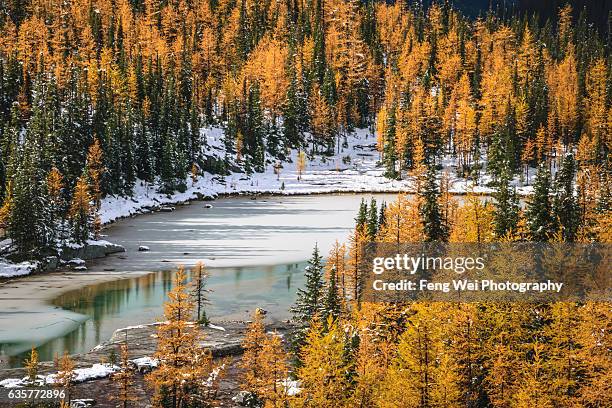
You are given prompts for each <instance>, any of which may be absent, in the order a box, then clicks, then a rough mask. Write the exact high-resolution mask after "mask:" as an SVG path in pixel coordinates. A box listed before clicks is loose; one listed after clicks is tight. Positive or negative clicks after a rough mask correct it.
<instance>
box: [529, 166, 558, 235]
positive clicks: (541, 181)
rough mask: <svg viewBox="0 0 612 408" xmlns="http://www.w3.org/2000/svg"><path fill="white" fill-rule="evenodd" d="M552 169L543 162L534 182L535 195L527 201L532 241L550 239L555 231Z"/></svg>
mask: <svg viewBox="0 0 612 408" xmlns="http://www.w3.org/2000/svg"><path fill="white" fill-rule="evenodd" d="M550 190H551V181H550V171H548V167H547V165H546V164H545V163H543V164H541V165H540V167H539V168H538V172H537V174H536V178H535V182H534V184H533V196H532V197H531V198H530V200H529V201H528V202H527V213H526V215H527V227H528V229H529V235H530V237H531V240H532V241H536V242H545V241H548V239H549V238H550V235H551V234H552V233H553V232H554V231H555V229H556V228H555V220H554V215H553V213H552V204H551V198H550Z"/></svg>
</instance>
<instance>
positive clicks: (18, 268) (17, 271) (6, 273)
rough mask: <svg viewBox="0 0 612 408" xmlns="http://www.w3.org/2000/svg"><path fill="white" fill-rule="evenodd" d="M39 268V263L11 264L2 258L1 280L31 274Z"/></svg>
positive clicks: (0, 260) (0, 264) (0, 265)
mask: <svg viewBox="0 0 612 408" xmlns="http://www.w3.org/2000/svg"><path fill="white" fill-rule="evenodd" d="M36 268H38V262H21V263H17V264H16V263H11V262H10V261H8V260H6V259H4V258H0V278H14V277H16V276H25V275H29V274H31V273H32V272H33V271H35V270H36Z"/></svg>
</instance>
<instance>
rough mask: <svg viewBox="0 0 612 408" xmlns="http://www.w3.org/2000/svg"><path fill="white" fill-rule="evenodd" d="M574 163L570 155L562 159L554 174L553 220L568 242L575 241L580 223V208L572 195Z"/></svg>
mask: <svg viewBox="0 0 612 408" xmlns="http://www.w3.org/2000/svg"><path fill="white" fill-rule="evenodd" d="M575 163H576V162H575V161H574V157H573V156H572V155H571V154H570V155H567V156H565V158H564V159H563V162H562V164H561V169H560V170H559V172H558V173H557V174H556V180H555V197H554V200H553V214H554V217H555V220H556V221H557V222H558V223H559V226H560V228H561V236H562V237H563V240H564V241H568V242H572V241H574V240H575V239H576V234H577V232H578V227H579V223H580V208H579V207H578V202H577V199H576V196H575V195H574V175H575V173H576V164H575Z"/></svg>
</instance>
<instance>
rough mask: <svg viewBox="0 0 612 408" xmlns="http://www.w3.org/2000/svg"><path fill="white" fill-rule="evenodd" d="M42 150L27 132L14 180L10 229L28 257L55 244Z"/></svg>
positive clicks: (20, 248) (23, 253)
mask: <svg viewBox="0 0 612 408" xmlns="http://www.w3.org/2000/svg"><path fill="white" fill-rule="evenodd" d="M41 149H42V147H41V146H39V145H38V144H37V143H36V141H34V140H32V136H31V135H26V142H25V146H24V147H23V149H22V150H21V151H22V158H21V162H20V163H19V165H18V167H17V171H16V173H15V176H14V180H13V183H12V189H13V199H12V204H11V212H10V215H9V220H8V231H9V234H10V237H11V239H12V240H13V245H14V246H15V248H16V250H17V252H18V253H19V254H20V255H22V256H23V257H26V258H28V257H30V258H39V257H40V256H41V255H43V254H44V252H45V251H46V250H47V249H49V248H50V247H51V246H52V245H53V244H54V242H52V237H53V219H52V215H51V209H50V205H49V197H48V194H47V186H46V177H45V174H44V173H43V169H42V168H41V166H40V151H41Z"/></svg>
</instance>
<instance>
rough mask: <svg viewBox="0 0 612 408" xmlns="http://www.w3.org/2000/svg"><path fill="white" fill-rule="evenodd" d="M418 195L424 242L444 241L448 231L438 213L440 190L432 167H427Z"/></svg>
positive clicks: (440, 214)
mask: <svg viewBox="0 0 612 408" xmlns="http://www.w3.org/2000/svg"><path fill="white" fill-rule="evenodd" d="M419 194H420V196H421V200H422V204H421V208H420V215H421V220H422V223H423V232H424V234H425V239H426V241H428V242H431V241H446V240H447V239H448V234H449V231H448V227H447V226H446V225H445V223H444V222H443V218H442V213H441V212H440V205H439V203H438V200H439V198H440V190H439V188H438V182H437V181H436V171H435V168H434V167H433V166H429V167H428V169H427V175H426V179H425V184H424V186H423V189H422V190H421V191H420V193H419Z"/></svg>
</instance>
